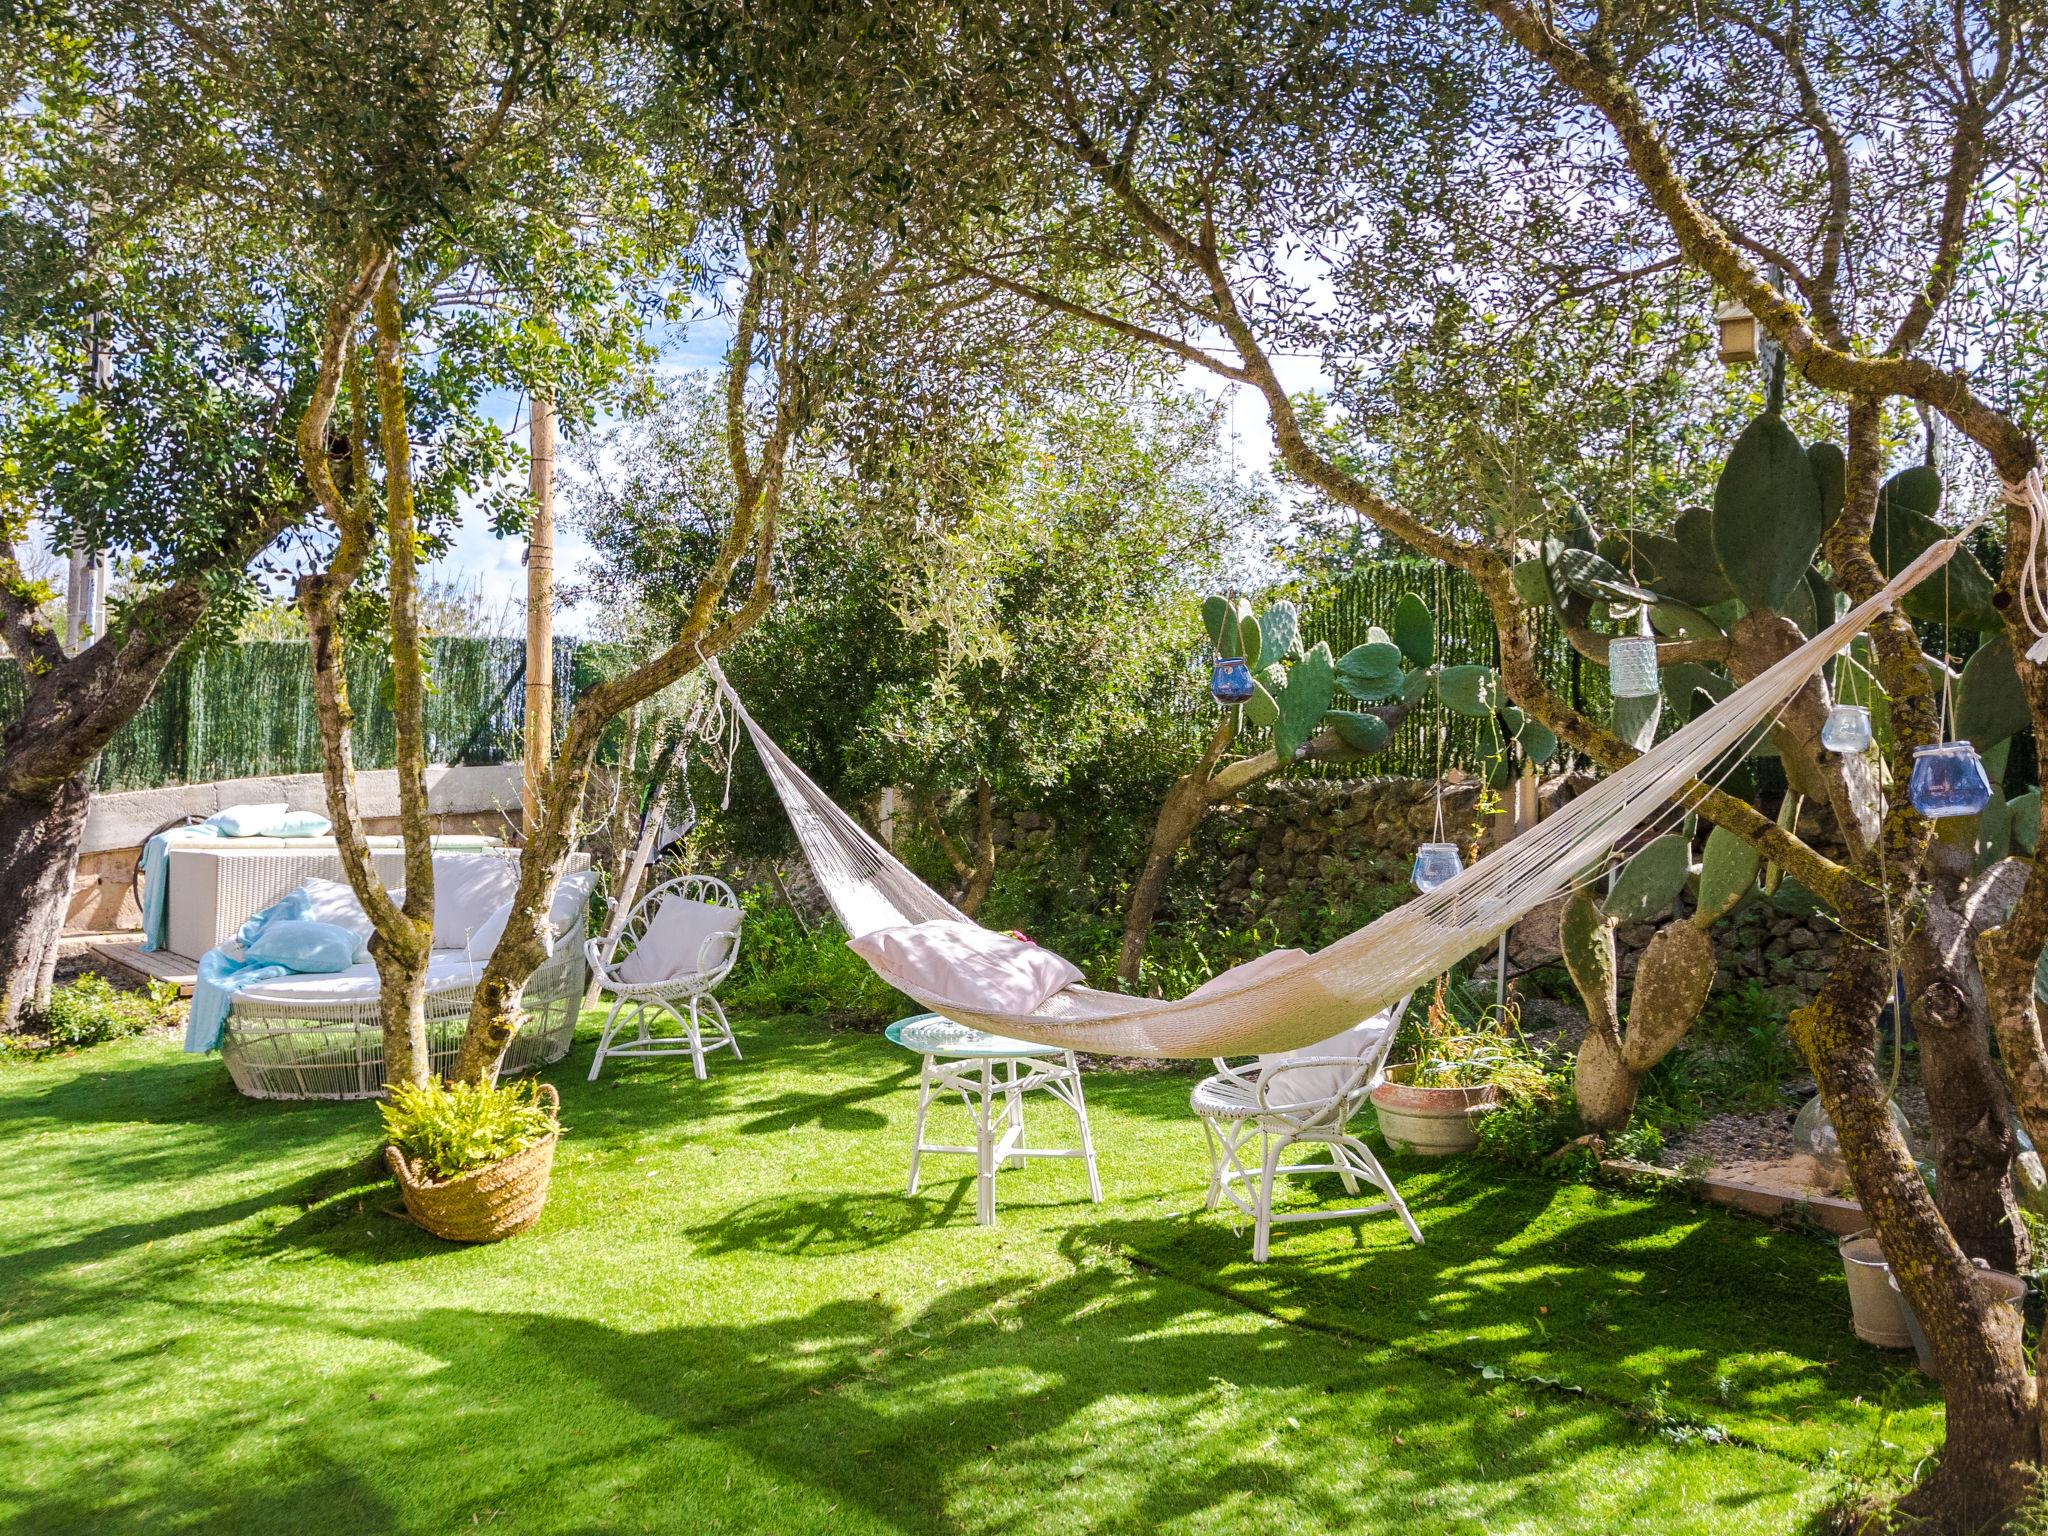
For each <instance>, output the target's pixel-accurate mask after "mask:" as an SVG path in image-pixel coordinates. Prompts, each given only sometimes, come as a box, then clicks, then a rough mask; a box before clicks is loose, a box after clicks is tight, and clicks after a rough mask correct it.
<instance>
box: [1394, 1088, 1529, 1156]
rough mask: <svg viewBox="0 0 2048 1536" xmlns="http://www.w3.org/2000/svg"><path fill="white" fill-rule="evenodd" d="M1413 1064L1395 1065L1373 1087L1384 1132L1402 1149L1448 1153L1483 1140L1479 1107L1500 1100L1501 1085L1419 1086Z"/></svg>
mask: <svg viewBox="0 0 2048 1536" xmlns="http://www.w3.org/2000/svg"><path fill="white" fill-rule="evenodd" d="M1413 1070H1414V1069H1413V1068H1412V1067H1406V1066H1401V1067H1395V1068H1393V1069H1392V1070H1391V1071H1389V1072H1388V1073H1387V1076H1386V1080H1385V1081H1384V1082H1382V1083H1381V1084H1380V1085H1379V1086H1378V1087H1377V1088H1375V1089H1373V1091H1372V1107H1373V1108H1374V1109H1375V1110H1376V1111H1378V1113H1379V1119H1380V1134H1381V1135H1382V1136H1384V1137H1385V1138H1386V1141H1387V1145H1388V1146H1390V1147H1393V1148H1394V1149H1395V1150H1396V1151H1401V1152H1420V1153H1422V1154H1423V1155H1424V1156H1427V1157H1444V1156H1447V1155H1449V1154H1450V1153H1453V1152H1469V1151H1471V1150H1472V1149H1473V1147H1475V1146H1477V1145H1478V1144H1479V1130H1478V1126H1477V1125H1476V1124H1475V1122H1476V1121H1477V1119H1478V1115H1479V1111H1481V1110H1484V1109H1490V1108H1492V1107H1493V1106H1494V1105H1495V1104H1498V1103H1499V1102H1500V1090H1499V1089H1498V1088H1493V1087H1486V1088H1418V1087H1415V1086H1414V1085H1412V1084H1411V1083H1409V1082H1408V1081H1407V1078H1408V1075H1409V1074H1410V1073H1411V1072H1412V1071H1413Z"/></svg>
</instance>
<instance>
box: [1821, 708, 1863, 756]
mask: <svg viewBox="0 0 2048 1536" xmlns="http://www.w3.org/2000/svg"><path fill="white" fill-rule="evenodd" d="M1871 739H1872V738H1871V734H1870V711H1869V710H1868V709H1866V708H1864V707H1863V706H1862V705H1861V704H1837V705H1835V706H1834V707H1833V708H1832V709H1830V710H1829V711H1828V719H1827V724H1825V725H1823V726H1822V727H1821V728H1820V744H1821V745H1822V746H1824V747H1826V748H1827V749H1828V750H1829V751H1830V752H1840V753H1842V754H1844V755H1845V756H1847V755H1853V754H1855V753H1858V752H1864V751H1868V750H1869V747H1870V743H1871Z"/></svg>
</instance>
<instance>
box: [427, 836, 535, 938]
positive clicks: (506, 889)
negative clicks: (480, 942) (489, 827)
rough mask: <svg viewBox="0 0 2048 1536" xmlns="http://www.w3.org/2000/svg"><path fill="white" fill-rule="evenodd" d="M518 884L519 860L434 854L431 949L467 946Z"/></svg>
mask: <svg viewBox="0 0 2048 1536" xmlns="http://www.w3.org/2000/svg"><path fill="white" fill-rule="evenodd" d="M518 886H519V861H518V860H517V859H516V858H507V857H505V856H503V855H501V854H495V853H437V854H435V855H434V948H436V949H468V948H470V947H471V946H470V937H471V935H473V934H475V933H476V932H477V931H478V930H479V929H481V928H482V927H483V926H484V924H485V923H486V922H488V921H489V920H490V917H491V915H492V914H493V913H495V912H496V911H497V910H498V909H499V908H500V907H502V906H504V905H505V903H506V902H508V901H510V900H511V899H512V893H513V892H514V891H515V890H517V889H518Z"/></svg>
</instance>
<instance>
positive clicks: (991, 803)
mask: <svg viewBox="0 0 2048 1536" xmlns="http://www.w3.org/2000/svg"><path fill="white" fill-rule="evenodd" d="M995 878H996V804H995V791H994V790H993V789H991V788H990V787H989V782H988V780H987V779H983V780H982V781H981V782H980V783H979V784H977V785H975V786H974V869H973V872H972V873H971V874H969V875H968V877H967V890H966V891H965V893H964V894H963V895H962V896H961V898H960V910H961V911H962V912H964V913H966V914H967V915H968V916H969V917H972V916H974V914H975V913H977V912H979V911H980V910H981V904H982V903H983V902H984V901H987V900H988V888H989V887H990V886H991V885H993V884H995Z"/></svg>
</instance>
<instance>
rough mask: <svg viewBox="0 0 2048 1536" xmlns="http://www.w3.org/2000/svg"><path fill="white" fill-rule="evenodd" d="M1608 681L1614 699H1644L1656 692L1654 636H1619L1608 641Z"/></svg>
mask: <svg viewBox="0 0 2048 1536" xmlns="http://www.w3.org/2000/svg"><path fill="white" fill-rule="evenodd" d="M1607 683H1608V687H1609V689H1610V691H1612V693H1613V694H1614V696H1615V697H1616V698H1617V699H1647V698H1649V697H1650V695H1652V694H1653V693H1655V692H1656V691H1657V640H1656V637H1655V636H1654V635H1622V636H1619V637H1618V638H1616V639H1613V640H1610V641H1608V642H1607Z"/></svg>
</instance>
